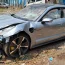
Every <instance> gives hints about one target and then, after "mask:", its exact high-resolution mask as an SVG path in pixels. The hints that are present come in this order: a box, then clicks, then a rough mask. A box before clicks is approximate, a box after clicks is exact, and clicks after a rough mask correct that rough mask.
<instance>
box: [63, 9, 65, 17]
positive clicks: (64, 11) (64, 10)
mask: <svg viewBox="0 0 65 65" xmlns="http://www.w3.org/2000/svg"><path fill="white" fill-rule="evenodd" d="M63 13H64V18H65V9H63Z"/></svg>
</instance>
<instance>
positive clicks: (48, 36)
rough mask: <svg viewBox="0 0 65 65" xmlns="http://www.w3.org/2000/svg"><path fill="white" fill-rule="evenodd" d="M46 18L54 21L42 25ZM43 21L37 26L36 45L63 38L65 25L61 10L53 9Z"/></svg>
mask: <svg viewBox="0 0 65 65" xmlns="http://www.w3.org/2000/svg"><path fill="white" fill-rule="evenodd" d="M45 18H51V19H52V21H45V23H42V22H43V21H42V20H44V19H45ZM42 20H40V22H38V24H37V30H36V43H37V44H39V43H43V42H47V41H50V40H53V39H57V38H59V37H61V36H62V33H63V31H62V30H63V24H65V23H64V22H62V18H61V10H60V9H59V8H58V9H52V10H50V11H49V12H48V13H47V14H46V15H45V16H43V18H42Z"/></svg>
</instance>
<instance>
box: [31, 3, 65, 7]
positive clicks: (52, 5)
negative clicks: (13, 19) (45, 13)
mask: <svg viewBox="0 0 65 65" xmlns="http://www.w3.org/2000/svg"><path fill="white" fill-rule="evenodd" d="M31 6H32V7H45V8H55V7H65V5H60V4H44V3H39V4H32V5H31Z"/></svg>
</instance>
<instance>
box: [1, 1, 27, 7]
mask: <svg viewBox="0 0 65 65" xmlns="http://www.w3.org/2000/svg"><path fill="white" fill-rule="evenodd" d="M0 2H5V3H8V4H9V6H26V3H27V0H0Z"/></svg>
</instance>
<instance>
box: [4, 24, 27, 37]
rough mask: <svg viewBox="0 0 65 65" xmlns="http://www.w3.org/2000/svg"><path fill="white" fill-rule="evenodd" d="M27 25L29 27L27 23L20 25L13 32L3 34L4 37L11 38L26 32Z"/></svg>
mask: <svg viewBox="0 0 65 65" xmlns="http://www.w3.org/2000/svg"><path fill="white" fill-rule="evenodd" d="M26 25H27V23H23V24H18V25H16V26H15V27H14V28H13V29H12V30H10V31H8V32H7V33H6V34H3V36H4V37H9V36H12V35H15V34H17V33H19V32H21V31H24V30H25V27H26ZM26 29H27V28H26Z"/></svg>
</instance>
